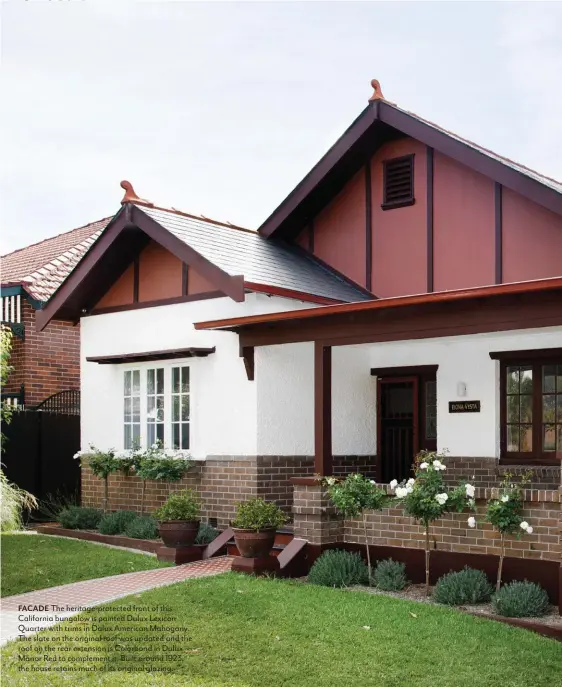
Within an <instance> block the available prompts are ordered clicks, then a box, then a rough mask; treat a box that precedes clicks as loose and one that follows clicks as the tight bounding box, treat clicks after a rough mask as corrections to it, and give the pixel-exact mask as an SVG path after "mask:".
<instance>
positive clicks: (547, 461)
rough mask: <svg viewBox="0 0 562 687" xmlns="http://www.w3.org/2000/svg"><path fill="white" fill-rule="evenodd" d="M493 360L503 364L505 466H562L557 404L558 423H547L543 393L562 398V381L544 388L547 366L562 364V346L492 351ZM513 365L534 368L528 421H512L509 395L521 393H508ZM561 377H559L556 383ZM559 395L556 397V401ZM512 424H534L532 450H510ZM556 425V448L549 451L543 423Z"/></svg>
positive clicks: (502, 453)
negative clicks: (545, 420) (545, 368)
mask: <svg viewBox="0 0 562 687" xmlns="http://www.w3.org/2000/svg"><path fill="white" fill-rule="evenodd" d="M490 357H491V358H492V359H493V360H499V363H500V464H502V465H521V464H531V465H559V464H560V460H561V458H562V451H557V450H556V432H557V427H558V425H561V424H562V423H560V422H556V419H557V418H556V405H555V408H554V412H555V415H554V422H544V417H543V396H545V395H554V396H555V397H558V396H559V397H561V398H562V383H558V387H560V388H557V386H555V387H554V390H553V391H548V390H546V392H545V389H544V383H543V367H544V366H548V365H558V366H562V348H554V349H538V350H529V351H501V352H497V353H490ZM510 367H526V368H531V370H532V380H533V381H532V390H531V393H530V394H523V395H529V396H531V397H532V399H531V404H532V405H531V408H532V419H531V421H530V422H528V423H521V415H519V423H508V397H513V396H518V395H519V396H521V393H520V392H521V390H520V389H519V392H518V394H515V393H508V389H507V370H508V368H510ZM556 383H557V377H556V376H555V385H556ZM556 400H557V398H555V401H556ZM508 424H519V425H521V424H528V425H530V427H531V436H532V450H531V451H508V450H507V426H508ZM545 424H549V425H550V424H553V425H554V441H555V443H554V450H552V451H545V450H544V449H543V425H545Z"/></svg>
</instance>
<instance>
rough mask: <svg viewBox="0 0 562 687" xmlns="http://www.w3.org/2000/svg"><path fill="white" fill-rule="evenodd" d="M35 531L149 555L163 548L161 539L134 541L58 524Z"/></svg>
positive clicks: (37, 527) (50, 524)
mask: <svg viewBox="0 0 562 687" xmlns="http://www.w3.org/2000/svg"><path fill="white" fill-rule="evenodd" d="M35 530H36V531H37V532H39V533H40V534H54V535H57V536H59V537H70V538H72V539H82V540H84V541H95V542H100V543H101V544H111V546H121V547H123V548H126V549H138V550H139V551H148V552H149V553H156V551H157V550H158V549H159V548H160V547H161V546H162V540H161V539H133V537H125V536H124V535H122V534H100V533H99V532H96V531H95V530H71V529H68V528H66V527H61V525H59V524H58V523H48V524H46V525H37V526H36V527H35Z"/></svg>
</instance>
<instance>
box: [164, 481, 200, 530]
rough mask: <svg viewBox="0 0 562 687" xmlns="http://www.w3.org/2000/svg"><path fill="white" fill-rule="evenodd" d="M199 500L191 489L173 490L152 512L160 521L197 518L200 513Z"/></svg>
mask: <svg viewBox="0 0 562 687" xmlns="http://www.w3.org/2000/svg"><path fill="white" fill-rule="evenodd" d="M200 512H201V511H200V506H199V501H198V500H197V497H196V495H195V493H194V492H193V491H192V490H191V489H184V490H183V491H176V492H173V493H172V494H170V495H169V496H168V500H167V501H166V503H164V504H163V505H162V506H160V508H158V510H157V511H156V512H155V513H154V515H155V517H156V518H157V519H158V520H160V521H161V522H169V521H170V520H198V519H199V515H200Z"/></svg>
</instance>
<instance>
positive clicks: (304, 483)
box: [291, 476, 324, 487]
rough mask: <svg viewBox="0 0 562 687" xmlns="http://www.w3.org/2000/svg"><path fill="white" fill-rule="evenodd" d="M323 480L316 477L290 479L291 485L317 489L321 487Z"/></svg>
mask: <svg viewBox="0 0 562 687" xmlns="http://www.w3.org/2000/svg"><path fill="white" fill-rule="evenodd" d="M323 479H324V478H323V477H320V476H317V477H291V484H294V485H295V486H299V487H318V486H321V485H322V480H323Z"/></svg>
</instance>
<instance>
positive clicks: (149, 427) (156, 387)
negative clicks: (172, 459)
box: [146, 367, 166, 446]
mask: <svg viewBox="0 0 562 687" xmlns="http://www.w3.org/2000/svg"><path fill="white" fill-rule="evenodd" d="M165 405H166V403H165V394H164V368H163V367H159V368H157V369H155V370H147V371H146V443H147V445H148V446H152V444H154V443H156V442H157V441H158V442H161V443H162V445H164V443H165V437H164V420H165Z"/></svg>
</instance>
